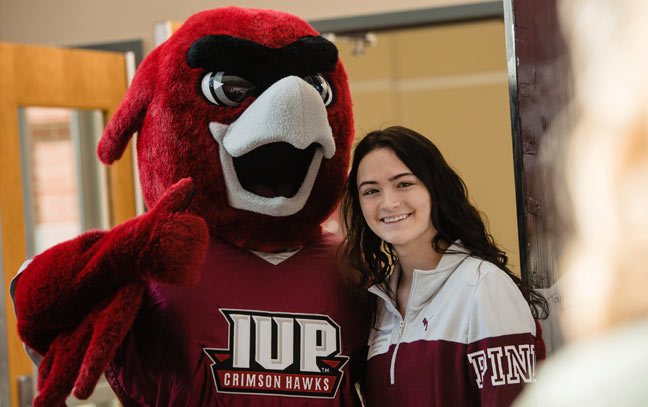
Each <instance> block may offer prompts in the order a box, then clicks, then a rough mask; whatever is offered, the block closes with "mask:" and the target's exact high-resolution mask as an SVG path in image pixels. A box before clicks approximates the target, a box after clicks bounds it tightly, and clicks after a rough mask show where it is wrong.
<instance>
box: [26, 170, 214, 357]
mask: <svg viewBox="0 0 648 407" xmlns="http://www.w3.org/2000/svg"><path fill="white" fill-rule="evenodd" d="M192 193H193V185H192V182H191V180H190V179H185V180H182V181H180V182H178V183H177V184H176V185H174V186H173V187H171V188H170V189H169V190H168V191H167V193H166V194H165V195H164V196H163V197H162V198H161V199H160V201H159V202H158V204H157V205H156V206H155V208H154V209H153V210H152V211H150V212H148V213H146V214H144V215H141V216H139V217H137V218H133V219H130V220H128V221H126V222H124V223H122V224H121V225H118V226H116V227H114V228H113V229H111V230H110V231H108V232H97V231H95V232H89V233H86V234H84V235H81V236H79V237H77V238H76V239H73V240H70V241H67V242H64V243H61V244H59V245H57V246H54V247H53V248H51V249H49V250H47V251H45V252H44V253H42V254H40V255H38V256H36V257H35V258H34V260H33V261H32V262H31V264H29V266H27V268H26V269H25V270H24V271H23V273H22V274H21V276H20V279H19V281H18V284H17V288H16V314H17V316H18V332H19V333H20V335H21V337H22V338H23V340H24V341H25V343H26V344H27V345H28V346H29V347H31V348H33V349H34V350H36V351H38V352H39V353H41V354H45V353H46V352H47V350H48V347H49V345H50V343H51V342H52V341H53V340H54V339H55V338H56V336H57V335H58V334H59V333H60V332H61V331H64V330H68V329H73V328H75V327H76V326H77V325H78V324H79V323H80V321H81V320H83V318H84V317H85V316H86V315H87V314H88V312H89V311H90V309H91V308H92V307H93V306H94V305H95V304H97V303H99V302H101V301H103V300H105V299H106V298H108V297H111V296H113V295H114V294H115V293H116V291H117V290H118V289H119V288H120V287H123V286H125V285H126V284H128V283H129V282H133V281H137V280H139V281H144V280H156V281H162V282H167V283H172V284H178V285H190V284H194V283H195V282H197V280H198V276H199V267H200V264H202V261H203V260H204V256H205V253H206V248H207V241H208V232H207V227H206V225H205V222H204V220H203V219H202V218H199V217H197V216H194V215H190V214H187V213H184V212H183V211H184V210H185V209H186V207H187V206H188V204H189V202H190V201H191V196H192Z"/></svg>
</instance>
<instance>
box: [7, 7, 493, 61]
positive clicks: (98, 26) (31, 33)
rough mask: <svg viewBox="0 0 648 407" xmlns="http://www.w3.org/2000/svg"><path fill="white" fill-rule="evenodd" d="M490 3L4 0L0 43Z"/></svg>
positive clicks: (94, 39)
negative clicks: (264, 15) (232, 14)
mask: <svg viewBox="0 0 648 407" xmlns="http://www.w3.org/2000/svg"><path fill="white" fill-rule="evenodd" d="M485 2H488V1H487V0H400V1H393V0H355V1H348V0H329V1H307V0H273V1H268V0H245V1H237V2H231V1H222V0H216V1H206V0H102V1H97V0H53V1H47V0H0V41H4V42H14V43H22V44H34V45H81V44H93V43H101V42H115V41H122V40H133V39H142V40H144V48H145V51H146V52H148V51H150V50H151V49H152V47H153V43H154V42H153V27H154V25H155V23H157V22H160V21H166V20H171V21H184V20H186V19H187V17H189V16H190V15H191V14H194V13H195V12H197V11H200V10H205V9H210V8H216V7H224V6H227V5H231V4H235V5H238V6H242V7H253V8H272V9H277V10H283V11H287V12H290V13H293V14H296V15H298V16H300V17H302V18H304V19H307V20H315V19H325V18H326V19H328V18H334V17H348V16H357V15H364V14H375V13H384V12H394V11H404V10H412V9H421V8H431V7H442V6H452V5H461V4H472V3H485Z"/></svg>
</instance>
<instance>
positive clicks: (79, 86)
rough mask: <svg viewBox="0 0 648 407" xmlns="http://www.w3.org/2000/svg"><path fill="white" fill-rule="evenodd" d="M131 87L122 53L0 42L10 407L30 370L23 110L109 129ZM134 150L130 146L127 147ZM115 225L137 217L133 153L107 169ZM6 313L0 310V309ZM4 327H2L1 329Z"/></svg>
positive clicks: (1, 209) (0, 230)
mask: <svg viewBox="0 0 648 407" xmlns="http://www.w3.org/2000/svg"><path fill="white" fill-rule="evenodd" d="M126 87H127V76H126V62H125V58H124V55H123V54H117V53H109V52H100V51H88V50H70V49H57V48H47V47H37V46H26V45H15V44H7V43H0V239H1V242H0V243H1V246H0V247H1V252H0V253H1V255H0V270H2V271H1V274H2V277H3V286H2V287H3V290H2V291H1V292H0V300H1V301H2V302H3V305H4V307H3V308H4V315H0V322H4V326H6V332H0V338H2V337H4V338H6V341H4V340H3V341H1V342H0V346H2V347H5V346H6V349H3V350H2V351H0V358H2V355H6V359H7V360H6V361H3V360H0V366H4V367H5V368H4V370H6V371H7V376H8V377H7V376H5V372H2V373H3V374H2V379H1V380H3V381H5V380H8V384H6V383H3V385H4V386H3V387H7V386H8V387H9V394H10V400H11V406H12V407H17V406H18V402H19V400H18V386H17V383H18V377H19V376H20V375H31V374H32V364H31V361H30V360H29V359H28V357H27V355H26V354H25V352H24V350H23V348H22V343H21V341H20V339H19V338H18V335H17V332H16V318H15V315H14V311H13V304H12V303H11V298H9V296H8V295H6V293H7V290H8V287H9V283H10V281H11V279H12V278H13V276H14V275H15V273H16V271H17V270H18V268H19V267H20V265H21V264H22V263H23V261H24V260H25V259H26V258H27V255H28V254H27V245H26V235H27V231H26V230H25V228H26V226H25V225H26V223H25V202H24V195H23V188H24V180H23V179H22V172H21V165H22V164H21V145H20V135H19V124H18V117H19V114H18V109H19V108H21V107H28V106H40V107H66V108H73V109H89V110H90V109H92V110H95V109H96V110H100V111H101V112H103V116H104V123H105V122H107V119H108V118H109V117H111V116H112V115H113V113H114V112H115V110H116V108H117V106H118V105H119V102H120V101H121V99H122V98H123V96H124V93H125V91H126ZM129 150H130V147H129ZM108 179H109V191H108V193H109V202H110V215H109V217H110V224H112V225H114V224H117V223H120V222H122V221H124V220H126V219H128V218H130V217H132V216H134V214H135V204H134V193H133V183H134V181H133V165H132V160H131V153H130V151H127V152H126V153H125V154H124V158H122V160H120V161H119V162H118V163H116V164H115V165H113V166H112V168H111V169H110V171H109V177H108ZM1 309H2V307H0V310H1ZM2 326H3V324H0V327H2Z"/></svg>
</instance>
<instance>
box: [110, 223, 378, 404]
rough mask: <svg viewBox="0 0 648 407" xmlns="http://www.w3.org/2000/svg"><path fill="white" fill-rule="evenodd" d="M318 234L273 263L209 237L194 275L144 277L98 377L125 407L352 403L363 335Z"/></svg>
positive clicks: (331, 248)
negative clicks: (131, 314) (179, 284)
mask: <svg viewBox="0 0 648 407" xmlns="http://www.w3.org/2000/svg"><path fill="white" fill-rule="evenodd" d="M338 244H339V239H338V237H337V236H335V235H332V234H329V233H325V235H324V236H323V237H322V238H320V239H318V240H317V241H315V242H313V243H311V244H308V245H307V246H305V247H304V248H303V249H301V250H299V251H298V252H297V253H296V254H294V255H293V256H291V257H290V258H288V259H286V260H284V261H282V262H280V263H278V264H276V265H274V264H272V263H270V262H268V261H266V260H264V259H263V258H261V257H259V256H257V255H256V254H254V253H252V252H249V251H242V250H238V249H236V248H233V247H231V246H230V245H228V244H225V243H222V242H219V241H217V240H215V239H212V240H211V241H210V244H209V248H208V251H207V258H206V260H205V263H204V265H203V266H202V270H201V279H200V282H199V283H198V284H197V285H196V286H193V287H189V288H176V287H172V286H168V285H162V284H150V285H149V287H148V288H147V293H146V295H145V299H144V302H143V304H142V307H141V310H140V313H139V315H138V317H137V319H136V320H135V324H134V326H133V328H132V329H131V332H130V333H129V334H128V336H127V337H126V339H125V342H124V344H123V345H122V348H121V349H120V350H119V351H118V352H117V356H116V357H115V359H114V361H113V362H112V363H111V364H110V367H109V369H108V371H107V374H106V376H107V378H108V380H109V381H110V382H111V385H112V387H113V388H114V389H115V390H116V391H117V392H118V394H119V396H120V399H121V400H122V402H123V403H124V405H125V406H126V407H129V406H160V407H162V406H187V407H203V406H204V407H207V406H216V405H227V406H248V405H254V406H275V405H278V404H277V403H279V404H280V405H285V406H302V405H309V406H310V405H312V406H324V405H326V406H328V405H331V406H346V405H358V404H359V403H358V399H357V396H356V392H355V387H354V383H355V381H357V380H358V376H357V372H356V366H354V365H353V364H352V363H350V359H351V358H354V360H355V358H356V357H361V355H360V353H361V352H362V349H363V347H364V345H365V341H366V334H365V329H364V327H363V326H359V325H358V323H357V321H359V320H360V319H359V318H360V317H361V315H360V314H359V312H360V311H361V310H360V309H359V308H358V304H357V303H353V302H352V301H350V299H349V296H348V295H347V293H346V291H345V287H344V284H343V283H342V281H341V279H340V275H339V271H338V269H337V267H336V264H335V251H336V250H337V246H338Z"/></svg>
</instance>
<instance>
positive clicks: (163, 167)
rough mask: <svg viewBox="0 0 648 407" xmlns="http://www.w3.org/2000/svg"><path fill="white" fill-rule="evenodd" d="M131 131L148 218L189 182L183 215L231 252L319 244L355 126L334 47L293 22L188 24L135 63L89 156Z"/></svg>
mask: <svg viewBox="0 0 648 407" xmlns="http://www.w3.org/2000/svg"><path fill="white" fill-rule="evenodd" d="M134 132H138V137H137V154H138V165H139V173H140V179H141V185H142V190H143V193H144V199H145V202H146V204H147V206H148V207H149V208H151V207H152V206H153V205H154V204H155V202H156V201H157V200H158V199H159V198H160V197H161V196H162V194H163V193H164V192H165V191H166V190H167V189H168V188H169V187H170V186H171V185H173V184H174V183H175V182H177V181H178V180H180V179H182V178H186V177H191V178H192V179H193V183H194V195H193V199H192V200H191V204H190V207H189V211H190V212H191V213H193V214H196V215H199V216H201V217H202V218H204V219H205V221H206V222H207V226H208V228H209V233H210V234H211V235H212V236H213V237H217V238H220V239H222V240H225V241H227V242H229V243H231V244H233V245H235V246H238V247H241V248H248V249H254V250H262V251H275V250H281V249H292V248H296V247H299V246H301V245H303V244H304V243H306V242H308V241H310V240H312V239H314V238H315V237H317V236H318V235H319V234H320V233H321V229H320V223H321V222H322V221H323V220H325V219H326V218H327V217H328V216H329V215H330V214H331V212H332V211H333V209H334V208H335V205H336V203H337V201H338V198H339V196H340V193H341V190H342V187H343V183H344V179H345V177H346V174H347V167H348V161H349V150H350V145H351V142H352V140H353V119H352V113H351V99H350V95H349V89H348V85H347V78H346V73H345V71H344V68H343V66H342V63H341V62H340V61H339V59H338V55H337V49H336V48H335V46H334V45H333V44H332V43H331V42H329V41H327V40H326V39H324V38H323V37H321V36H319V34H318V33H317V32H316V31H315V30H314V29H313V28H312V27H311V26H310V25H308V24H307V23H306V22H304V21H303V20H301V19H299V18H297V17H295V16H292V15H290V14H286V13H282V12H278V11H271V10H253V9H241V8H236V7H229V8H223V9H215V10H209V11H204V12H201V13H198V14H195V15H193V16H192V17H190V18H189V19H188V20H187V21H186V22H185V23H184V24H183V25H182V26H181V27H180V29H179V30H178V31H177V32H176V33H175V34H174V35H173V36H172V37H171V38H169V39H168V40H167V41H166V42H164V43H163V44H162V45H160V46H159V47H157V48H156V49H155V50H154V51H153V52H152V53H151V54H150V55H149V56H148V57H147V58H146V59H145V60H144V62H143V63H142V65H141V66H140V68H139V69H138V71H137V74H136V75H135V78H134V80H133V83H132V85H131V87H130V88H129V90H128V93H127V94H126V97H125V99H124V100H123V102H122V104H121V105H120V107H119V109H118V110H117V112H116V113H115V115H114V117H113V118H112V120H111V121H110V123H109V124H108V127H107V129H106V131H105V133H104V136H103V138H102V139H101V142H100V144H99V147H98V154H99V157H100V159H101V160H102V161H103V162H104V163H106V164H110V163H112V162H113V161H115V160H117V159H118V158H120V156H121V155H122V153H123V152H124V149H125V148H126V145H127V143H128V141H129V139H130V137H131V136H132V134H133V133H134Z"/></svg>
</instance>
